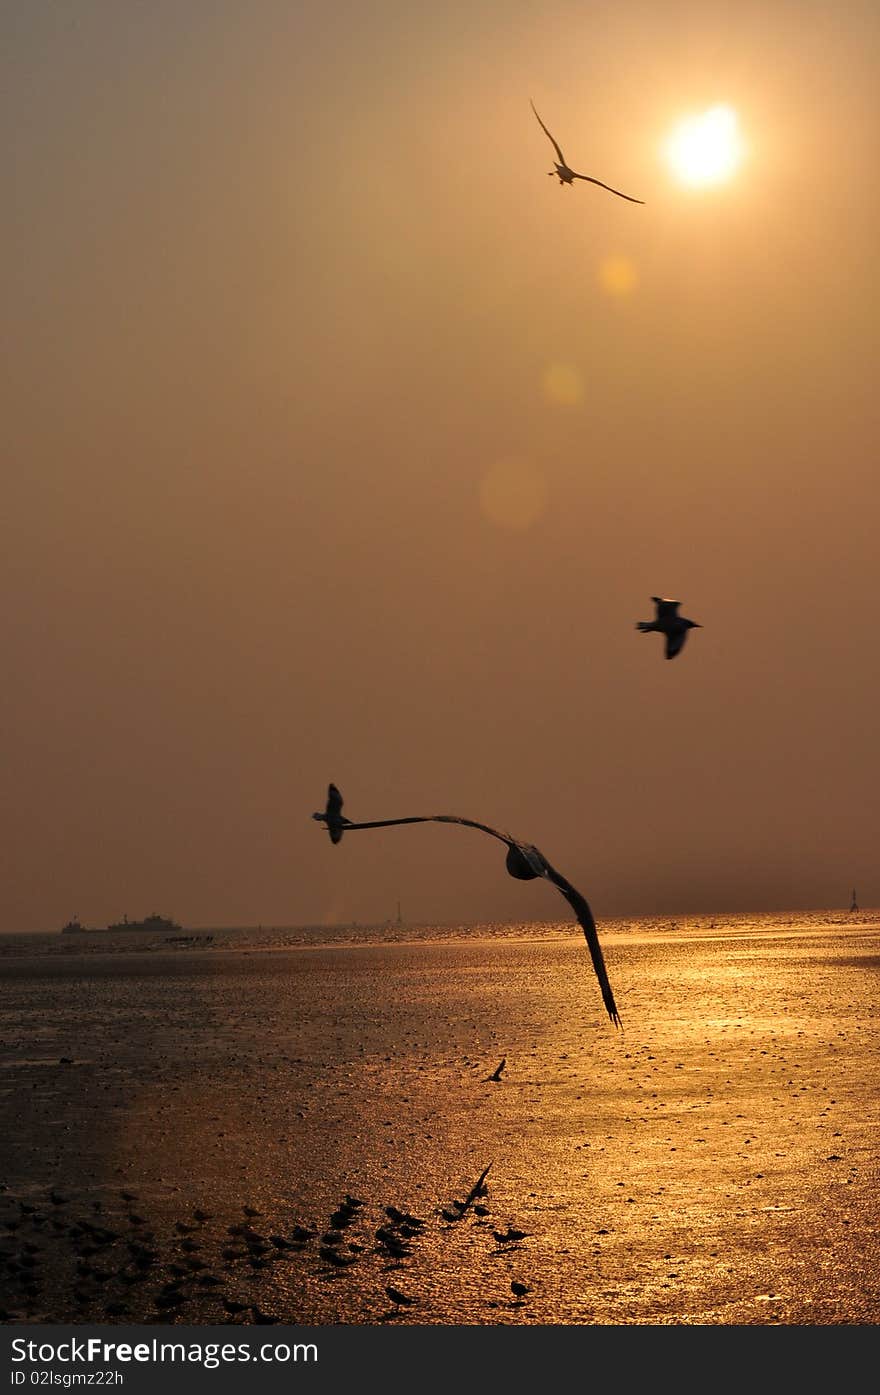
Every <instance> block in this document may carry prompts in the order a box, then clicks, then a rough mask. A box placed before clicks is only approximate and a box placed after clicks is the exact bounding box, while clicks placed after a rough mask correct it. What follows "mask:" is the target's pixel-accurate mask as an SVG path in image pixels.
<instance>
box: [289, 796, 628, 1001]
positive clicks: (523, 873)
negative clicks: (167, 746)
mask: <svg viewBox="0 0 880 1395" xmlns="http://www.w3.org/2000/svg"><path fill="white" fill-rule="evenodd" d="M312 818H313V819H317V821H318V823H323V824H326V826H327V831H328V833H329V834H330V839H331V841H332V842H334V843H338V842H339V841H340V840H341V838H342V834H343V830H344V831H345V832H346V833H352V832H354V831H355V830H356V829H361V828H393V827H395V826H397V825H398V824H403V823H459V824H463V825H464V826H465V827H466V828H477V829H479V830H480V832H482V833H488V834H489V836H490V837H492V838H497V839H498V841H499V842H501V843H504V844H506V846H507V860H506V867H507V870H508V872H509V873H510V875H511V876H512V877H516V878H517V880H518V881H522V882H528V881H533V880H534V879H535V877H546V878H547V880H548V881H551V882H552V883H553V885H554V886H555V887H558V889H559V890H560V891H561V892H562V894H563V896H564V897H565V899H566V901H567V902H568V904H569V905H570V906H571V908H572V910H573V911H574V913H575V915H576V916H577V919H578V924H579V925H580V926H581V928H582V930H583V932H584V936H585V937H586V941H587V946H588V948H589V951H590V958H591V959H592V961H593V968H594V969H595V971H596V977H597V979H598V980H599V987H600V988H601V990H602V1001H603V1003H604V1004H605V1007H606V1009H607V1012H608V1016H609V1017H610V1018H611V1021H612V1022H613V1023H614V1025H615V1027H619V1026H620V1016H619V1015H618V1011H617V1005H616V1003H615V1001H614V994H613V993H612V991H611V984H610V983H609V982H608V973H607V970H606V968H605V960H604V958H603V956H602V946H601V945H600V944H599V933H598V931H597V929H596V922H595V920H594V919H593V912H592V911H591V910H590V907H589V905H588V904H587V902H586V900H585V899H584V897H583V896H582V895H581V893H580V892H579V891H578V890H577V889H576V888H575V887H573V886H572V884H571V882H569V881H567V880H566V878H565V877H563V876H562V874H561V872H557V871H556V868H555V867H553V866H551V864H550V863H549V862H548V861H547V859H546V857H545V856H544V854H543V853H542V852H540V851H539V850H538V848H536V847H535V846H534V844H533V843H521V842H520V841H519V839H518V838H514V837H512V836H511V834H509V833H500V832H499V831H498V829H497V828H490V827H489V825H488V824H486V823H477V822H476V820H475V819H463V818H459V817H458V816H457V815H456V814H421V815H416V816H413V817H412V818H407V819H377V820H374V821H373V822H371V823H352V822H351V820H350V819H346V818H344V817H343V815H342V795H341V794H340V793H339V790H338V789H337V788H336V786H335V785H331V786H330V788H329V791H328V795H327V807H326V809H325V810H324V811H323V812H319V813H316V814H312Z"/></svg>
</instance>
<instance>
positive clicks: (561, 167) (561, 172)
mask: <svg viewBox="0 0 880 1395" xmlns="http://www.w3.org/2000/svg"><path fill="white" fill-rule="evenodd" d="M529 100H530V101H531V98H529ZM532 111H533V112H534V113H535V116H536V117H537V118H538V125H539V126H540V127H541V130H542V131H543V132H544V135H545V136H546V137H547V139H548V140H549V142H550V144H551V145H552V146H553V149H554V150H555V151H556V154H557V155H558V156H559V164H558V165H556V166H555V168H554V169H552V170H548V171H547V173H548V175H549V176H550V178H551V179H552V178H553V176H554V174H555V175H556V177H557V178H558V180H559V183H560V184H571V183H573V181H574V180H575V179H585V180H586V181H587V183H588V184H598V185H599V188H600V189H607V190H608V192H609V194H616V195H617V197H618V198H619V199H626V200H627V202H628V203H644V202H645V200H644V199H634V198H632V197H631V196H630V195H629V194H622V193H621V192H620V190H619V189H612V187H611V185H610V184H603V183H602V181H601V179H594V178H593V176H592V175H590V174H578V173H577V171H576V170H573V169H572V168H571V166H570V165H569V164H567V162H566V159H565V156H564V155H563V153H562V151H561V150H560V148H559V146H558V145H557V143H556V141H555V140H554V139H553V137H552V136H551V134H550V132H549V131H548V130H547V127H546V126H545V125H544V123H543V121H542V120H541V118H540V116H538V112H537V110H536V108H535V104H534V102H532Z"/></svg>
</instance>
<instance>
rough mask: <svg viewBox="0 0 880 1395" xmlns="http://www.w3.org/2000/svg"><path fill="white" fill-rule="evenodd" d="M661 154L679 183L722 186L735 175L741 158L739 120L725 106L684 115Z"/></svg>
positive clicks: (731, 109) (729, 108)
mask: <svg viewBox="0 0 880 1395" xmlns="http://www.w3.org/2000/svg"><path fill="white" fill-rule="evenodd" d="M665 153H666V159H667V160H668V162H669V165H670V167H671V169H672V172H673V174H674V175H675V176H676V178H677V179H679V180H681V182H682V183H683V184H690V185H692V186H694V187H703V186H705V185H709V184H723V183H724V182H725V180H728V179H730V178H731V177H732V176H733V175H734V174H735V173H736V171H737V169H738V168H739V165H740V162H741V160H742V157H743V142H742V137H741V135H740V132H739V117H738V116H737V114H736V112H735V111H734V110H733V108H732V107H726V106H717V107H710V109H709V110H708V111H704V112H702V113H701V114H700V115H699V116H686V117H685V118H684V119H683V120H682V121H679V123H678V125H677V126H676V127H675V129H674V130H673V131H672V134H671V135H670V136H669V139H668V140H667V142H666V145H665Z"/></svg>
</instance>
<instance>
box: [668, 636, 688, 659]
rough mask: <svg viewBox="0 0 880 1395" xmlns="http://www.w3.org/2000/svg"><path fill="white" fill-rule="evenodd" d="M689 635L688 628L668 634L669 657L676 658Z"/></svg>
mask: <svg viewBox="0 0 880 1395" xmlns="http://www.w3.org/2000/svg"><path fill="white" fill-rule="evenodd" d="M687 636H688V632H687V630H681V631H680V632H679V633H673V634H671V635H667V636H666V657H667V659H674V658H675V656H676V654H680V653H681V651H682V649H683V648H684V642H685V640H686V639H687Z"/></svg>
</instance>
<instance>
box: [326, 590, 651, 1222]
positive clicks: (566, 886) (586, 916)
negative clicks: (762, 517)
mask: <svg viewBox="0 0 880 1395" xmlns="http://www.w3.org/2000/svg"><path fill="white" fill-rule="evenodd" d="M676 604H677V603H676ZM331 788H333V787H332V786H331ZM337 794H338V790H337ZM341 822H343V823H344V824H345V827H346V830H347V831H354V830H356V829H361V828H394V827H398V826H399V825H400V824H405V823H458V824H462V825H464V827H465V828H477V829H479V830H480V831H481V832H482V833H488V834H489V835H490V837H492V838H497V839H498V841H499V842H500V843H506V844H507V849H508V854H507V870H508V872H510V874H511V876H513V877H518V878H519V879H520V880H522V881H527V880H531V879H532V878H534V877H546V878H547V879H548V881H551V882H552V883H553V885H554V886H555V887H558V888H559V890H560V891H561V892H562V894H563V896H564V897H565V899H566V901H567V902H568V904H569V905H570V906H571V908H572V910H573V911H574V913H575V915H576V916H577V919H578V924H579V925H580V926H581V929H582V930H583V932H584V936H585V937H586V941H587V948H588V949H589V951H590V958H591V959H592V961H593V968H594V969H595V971H596V977H597V979H598V980H599V987H600V989H601V990H602V1001H603V1003H604V1004H605V1007H606V1010H607V1012H608V1016H609V1017H610V1018H611V1021H612V1022H613V1023H614V1025H615V1027H619V1026H620V1025H621V1024H620V1016H619V1014H618V1011H617V1004H616V1003H615V1001H614V994H613V992H612V991H611V984H610V983H609V981H608V970H607V969H606V968H605V960H604V958H603V955H602V946H601V945H600V944H599V932H598V931H597V929H596V922H595V920H594V919H593V912H592V911H591V910H590V907H589V905H588V903H587V901H586V900H585V898H584V897H583V896H582V895H581V893H580V892H579V891H578V890H577V889H576V888H575V887H573V886H572V885H571V882H569V881H566V879H565V877H563V876H562V874H561V873H559V872H557V871H556V868H555V867H552V866H551V865H550V863H549V862H548V861H547V859H546V857H545V856H544V854H543V853H542V852H541V851H540V850H539V849H538V848H536V847H535V846H534V844H533V843H521V842H520V841H519V839H518V838H512V837H511V835H510V834H509V833H502V832H500V830H499V829H497V828H490V826H489V824H487V823H478V822H477V820H476V819H464V818H460V817H459V816H458V815H457V814H416V815H411V816H410V817H409V818H405V819H374V820H371V821H370V822H369V823H367V822H365V823H351V822H350V821H349V820H348V819H344V820H342V821H341ZM330 836H331V837H333V832H332V830H331V834H330ZM339 837H340V838H341V837H342V831H341V829H340V830H339ZM334 841H338V840H337V839H334ZM490 1166H491V1164H490ZM488 1171H489V1168H488V1167H487V1168H486V1172H488ZM486 1172H484V1173H483V1175H482V1177H481V1178H480V1181H479V1182H478V1183H477V1186H478V1187H479V1186H480V1185H481V1184H482V1182H483V1180H484V1178H485V1176H486ZM475 1195H476V1191H475V1192H474V1193H473V1195H472V1197H471V1200H472V1199H473V1196H475Z"/></svg>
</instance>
